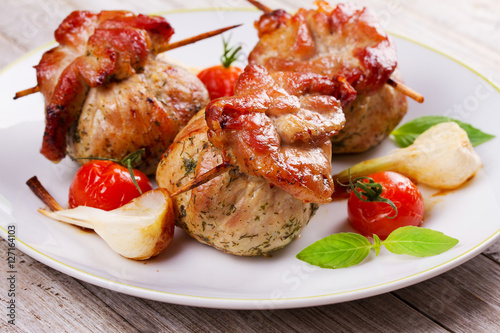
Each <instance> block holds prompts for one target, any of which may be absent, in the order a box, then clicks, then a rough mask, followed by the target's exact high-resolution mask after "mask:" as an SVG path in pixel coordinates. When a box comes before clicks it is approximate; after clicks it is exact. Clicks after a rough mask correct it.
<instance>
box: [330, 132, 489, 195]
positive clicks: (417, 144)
mask: <svg viewBox="0 0 500 333" xmlns="http://www.w3.org/2000/svg"><path fill="white" fill-rule="evenodd" d="M481 165H482V163H481V159H480V157H479V155H478V154H477V153H476V151H475V150H474V148H473V147H472V144H471V143H470V140H469V137H468V136H467V133H466V132H465V131H464V130H463V129H462V128H461V127H460V126H459V125H458V124H457V123H455V122H445V123H440V124H437V125H434V126H433V127H431V128H429V129H428V130H427V131H425V132H424V133H422V134H421V135H420V136H419V137H418V138H417V139H416V140H415V141H414V142H413V144H412V145H410V146H408V147H406V148H402V149H397V150H395V151H394V152H392V153H391V154H389V155H386V156H382V157H378V158H374V159H371V160H367V161H363V162H361V163H358V164H356V165H354V166H352V167H351V168H349V169H348V170H344V171H342V172H341V173H339V174H337V175H335V176H334V179H336V180H338V181H339V182H341V183H345V182H348V181H349V173H350V176H351V178H352V179H356V178H358V177H362V176H368V175H370V174H372V173H375V172H381V171H396V172H399V173H401V174H404V175H405V176H407V177H409V178H411V179H412V180H414V181H416V182H418V183H422V184H425V185H428V186H431V187H435V188H439V189H455V188H458V187H459V186H460V185H462V184H463V183H465V182H466V181H467V180H468V179H470V178H472V177H473V176H474V175H475V174H476V172H477V171H478V170H479V168H480V167H481Z"/></svg>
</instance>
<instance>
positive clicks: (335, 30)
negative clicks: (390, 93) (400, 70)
mask: <svg viewBox="0 0 500 333" xmlns="http://www.w3.org/2000/svg"><path fill="white" fill-rule="evenodd" d="M316 4H318V6H319V8H318V9H317V10H307V9H303V8H301V9H299V10H298V12H297V13H296V14H295V15H290V14H288V13H286V12H285V11H283V10H275V11H271V12H265V13H264V14H263V15H262V16H261V18H260V20H259V21H257V22H256V23H255V27H256V28H257V31H258V35H259V38H260V40H259V42H258V43H257V45H256V47H255V48H254V49H253V51H252V52H251V53H250V55H249V58H248V60H249V62H250V63H256V64H260V65H263V66H265V67H266V68H267V69H268V70H270V71H299V72H311V73H317V74H321V75H326V76H329V77H333V76H334V75H342V76H344V77H345V78H346V79H347V81H348V82H349V83H350V84H351V85H352V86H353V87H354V88H355V89H356V91H357V92H358V93H359V94H362V93H369V92H375V91H376V90H378V89H379V88H380V87H381V86H382V85H383V84H385V83H386V82H387V80H388V79H389V77H390V75H391V74H392V72H393V71H394V69H395V68H396V65H397V59H396V49H395V46H394V44H393V42H392V40H391V39H390V38H389V36H387V34H386V33H385V32H384V31H383V29H382V27H381V26H380V25H379V24H378V22H377V19H376V17H375V15H374V14H373V13H371V12H370V11H369V10H368V9H366V8H358V7H356V6H354V5H346V4H339V5H337V6H336V7H334V8H332V7H330V6H329V5H328V3H326V2H324V1H317V2H316Z"/></svg>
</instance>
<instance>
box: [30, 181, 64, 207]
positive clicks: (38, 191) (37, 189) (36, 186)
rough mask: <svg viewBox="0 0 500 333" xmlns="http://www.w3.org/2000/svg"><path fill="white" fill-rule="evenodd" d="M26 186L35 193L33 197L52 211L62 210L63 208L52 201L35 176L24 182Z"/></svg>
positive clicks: (54, 200)
mask: <svg viewBox="0 0 500 333" xmlns="http://www.w3.org/2000/svg"><path fill="white" fill-rule="evenodd" d="M26 185H28V187H29V188H30V189H31V191H32V192H33V193H35V195H36V196H37V197H38V198H39V199H40V200H42V202H43V203H44V204H46V205H47V207H49V208H50V209H52V210H53V211H58V210H64V208H62V206H61V205H60V204H59V203H58V202H57V201H56V199H54V198H53V197H52V196H51V195H50V193H49V192H48V191H47V190H46V189H45V187H43V185H42V183H40V181H39V180H38V178H37V177H36V176H33V177H31V178H30V179H29V180H28V181H27V182H26Z"/></svg>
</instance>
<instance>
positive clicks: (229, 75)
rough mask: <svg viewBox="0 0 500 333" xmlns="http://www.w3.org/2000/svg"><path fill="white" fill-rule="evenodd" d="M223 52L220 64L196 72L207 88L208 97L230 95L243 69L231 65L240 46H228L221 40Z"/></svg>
mask: <svg viewBox="0 0 500 333" xmlns="http://www.w3.org/2000/svg"><path fill="white" fill-rule="evenodd" d="M222 42H223V44H224V54H223V55H222V57H221V63H222V64H221V65H217V66H213V67H209V68H207V69H204V70H202V71H201V72H200V73H198V78H199V79H200V80H201V82H203V84H204V85H205V87H206V88H207V90H208V94H209V95H210V99H216V98H219V97H224V96H232V95H233V88H234V83H235V82H236V79H237V78H238V76H239V75H240V74H241V73H242V72H243V69H241V68H239V67H235V66H232V63H233V62H234V61H235V60H236V59H237V58H238V53H239V51H240V50H241V46H238V47H236V48H230V47H229V46H228V42H227V41H225V40H223V41H222Z"/></svg>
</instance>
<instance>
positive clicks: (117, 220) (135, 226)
mask: <svg viewBox="0 0 500 333" xmlns="http://www.w3.org/2000/svg"><path fill="white" fill-rule="evenodd" d="M40 212H41V213H43V214H44V215H46V216H48V217H50V218H52V219H55V220H58V221H61V222H65V223H70V224H74V225H78V226H81V227H85V228H90V229H94V230H95V232H96V233H97V234H98V235H99V236H101V238H102V239H103V240H104V241H105V242H106V243H108V245H109V246H110V247H111V248H112V249H113V250H114V251H116V252H117V253H119V254H120V255H122V256H124V257H125V258H129V259H135V260H144V259H149V258H150V257H153V256H155V255H158V254H160V253H161V252H162V251H163V250H164V249H165V248H166V247H167V246H168V245H169V244H170V241H171V240H172V237H173V234H174V229H175V216H174V211H173V202H172V199H171V198H170V196H169V195H168V192H167V191H166V190H164V189H155V190H152V191H149V192H146V193H144V194H142V195H141V196H139V197H138V198H135V199H134V200H132V201H131V202H129V203H128V204H126V205H124V206H122V207H120V208H118V209H115V210H112V211H104V210H101V209H97V208H92V207H85V206H80V207H76V208H73V209H66V210H61V211H57V212H50V211H46V210H41V211H40Z"/></svg>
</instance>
